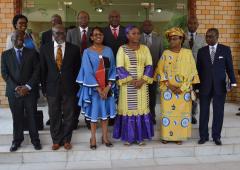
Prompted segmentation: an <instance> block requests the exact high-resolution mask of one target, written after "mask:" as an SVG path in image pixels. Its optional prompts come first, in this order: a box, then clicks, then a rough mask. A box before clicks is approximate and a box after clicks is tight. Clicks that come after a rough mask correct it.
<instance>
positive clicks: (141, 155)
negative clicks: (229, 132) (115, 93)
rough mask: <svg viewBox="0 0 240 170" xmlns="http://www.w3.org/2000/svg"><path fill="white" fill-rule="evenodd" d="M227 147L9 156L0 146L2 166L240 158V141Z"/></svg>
mask: <svg viewBox="0 0 240 170" xmlns="http://www.w3.org/2000/svg"><path fill="white" fill-rule="evenodd" d="M222 142H223V145H222V146H216V145H215V144H214V143H213V142H212V141H209V142H207V143H206V144H204V145H198V144H197V140H193V139H192V140H189V141H186V142H184V143H183V145H176V144H175V143H169V144H162V143H160V142H159V141H149V142H146V145H145V146H138V145H134V144H133V145H131V146H124V145H123V143H122V142H114V147H113V148H107V147H106V146H104V145H102V144H100V143H97V145H98V148H97V150H94V151H93V150H91V149H90V148H89V143H88V142H83V143H78V144H74V145H73V149H72V150H70V151H66V150H65V149H64V148H60V149H59V150H58V151H52V150H51V145H43V149H42V150H40V151H35V150H34V149H33V146H32V145H22V147H21V148H19V150H18V151H17V152H13V153H11V152H9V145H2V146H0V164H1V163H34V162H35V163H38V162H39V163H40V162H41V163H43V162H46V163H47V162H79V161H113V160H135V159H159V158H166V159H167V158H168V159H170V158H173V159H174V158H176V157H177V158H179V157H204V156H206V157H208V156H220V155H236V157H238V158H239V156H240V137H234V138H223V139H222Z"/></svg>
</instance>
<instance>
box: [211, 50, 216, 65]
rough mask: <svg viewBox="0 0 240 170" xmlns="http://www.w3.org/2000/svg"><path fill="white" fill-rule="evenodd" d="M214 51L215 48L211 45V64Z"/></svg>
mask: <svg viewBox="0 0 240 170" xmlns="http://www.w3.org/2000/svg"><path fill="white" fill-rule="evenodd" d="M215 53H216V51H215V48H214V47H211V53H210V56H211V62H212V64H213V62H214V57H215Z"/></svg>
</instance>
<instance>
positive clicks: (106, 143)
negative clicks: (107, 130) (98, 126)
mask: <svg viewBox="0 0 240 170" xmlns="http://www.w3.org/2000/svg"><path fill="white" fill-rule="evenodd" d="M102 144H105V146H106V147H113V144H112V143H111V142H105V141H104V140H103V137H102Z"/></svg>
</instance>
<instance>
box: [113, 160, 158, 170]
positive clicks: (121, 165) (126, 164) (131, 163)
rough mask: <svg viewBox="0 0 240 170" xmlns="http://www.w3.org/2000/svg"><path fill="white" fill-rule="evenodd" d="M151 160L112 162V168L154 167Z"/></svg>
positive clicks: (154, 163) (154, 164) (153, 162)
mask: <svg viewBox="0 0 240 170" xmlns="http://www.w3.org/2000/svg"><path fill="white" fill-rule="evenodd" d="M156 165H157V164H156V162H155V161H154V160H153V159H135V160H112V168H124V169H125V168H126V167H144V166H156Z"/></svg>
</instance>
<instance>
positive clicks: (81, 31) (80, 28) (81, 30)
mask: <svg viewBox="0 0 240 170" xmlns="http://www.w3.org/2000/svg"><path fill="white" fill-rule="evenodd" d="M79 30H80V35H81V39H82V36H83V30H85V31H86V35H87V32H88V27H86V28H82V27H79Z"/></svg>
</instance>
